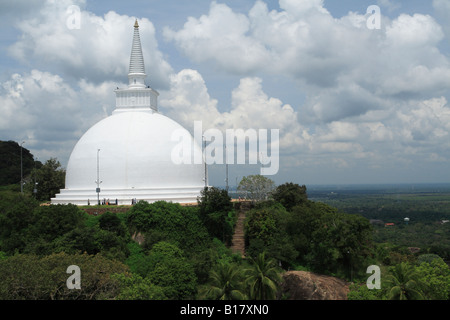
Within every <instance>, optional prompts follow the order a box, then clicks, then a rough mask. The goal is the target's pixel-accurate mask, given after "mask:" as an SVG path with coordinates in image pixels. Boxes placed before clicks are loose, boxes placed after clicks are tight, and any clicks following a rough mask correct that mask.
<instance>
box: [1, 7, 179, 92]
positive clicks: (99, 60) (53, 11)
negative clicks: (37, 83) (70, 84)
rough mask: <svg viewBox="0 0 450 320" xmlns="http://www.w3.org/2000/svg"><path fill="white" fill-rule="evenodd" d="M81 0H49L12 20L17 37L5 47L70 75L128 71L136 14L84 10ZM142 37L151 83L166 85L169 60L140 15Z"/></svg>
mask: <svg viewBox="0 0 450 320" xmlns="http://www.w3.org/2000/svg"><path fill="white" fill-rule="evenodd" d="M72 5H78V6H79V8H80V9H81V11H80V19H79V21H80V25H79V29H77V28H68V26H67V21H68V20H69V19H70V18H71V15H72V14H73V12H71V11H68V8H69V7H70V6H72ZM84 6H85V3H84V1H81V0H80V1H72V0H62V1H50V0H48V1H47V2H46V3H45V4H44V5H43V6H42V8H41V9H40V10H39V11H37V12H36V14H35V15H34V16H33V18H29V19H24V20H21V21H17V22H16V27H17V28H18V29H19V30H20V32H21V37H20V39H19V40H18V41H17V42H16V43H14V44H13V45H12V46H11V47H10V48H9V52H10V55H12V56H13V57H15V58H17V59H19V60H20V61H22V62H23V63H33V65H34V66H35V67H37V68H39V67H42V68H46V69H47V70H49V71H51V72H61V71H63V72H64V75H65V76H66V77H73V78H74V79H75V80H79V79H82V78H84V79H87V80H88V81H95V82H102V81H104V80H105V79H112V80H114V79H115V80H121V79H123V78H125V77H126V74H127V73H128V64H129V59H130V50H131V49H130V48H131V41H132V35H133V25H134V21H135V19H136V18H135V17H130V16H127V15H120V14H117V13H115V12H114V11H109V12H107V13H106V14H105V15H104V16H103V17H100V16H96V15H95V14H93V13H91V12H89V11H86V10H83V9H82V8H83V7H84ZM138 21H139V26H140V29H139V30H140V34H141V42H142V46H143V52H144V61H145V63H146V69H147V70H148V71H147V72H148V73H149V74H151V75H152V85H153V86H154V87H160V88H167V86H168V76H169V74H170V73H171V72H172V70H171V67H170V65H169V64H168V62H167V61H165V59H164V58H163V55H162V53H161V52H160V51H159V49H158V44H157V41H156V38H155V28H154V26H153V24H152V22H150V21H149V20H148V19H146V18H142V19H141V18H139V19H138Z"/></svg>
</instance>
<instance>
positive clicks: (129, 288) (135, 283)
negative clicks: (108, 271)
mask: <svg viewBox="0 0 450 320" xmlns="http://www.w3.org/2000/svg"><path fill="white" fill-rule="evenodd" d="M111 278H112V279H113V280H116V281H117V282H118V287H119V293H118V295H117V296H116V300H167V297H166V295H165V294H164V290H163V288H161V287H159V286H157V285H154V284H153V283H152V282H151V281H150V279H148V278H142V277H141V276H139V275H138V274H128V273H127V274H125V273H120V274H113V275H112V276H111Z"/></svg>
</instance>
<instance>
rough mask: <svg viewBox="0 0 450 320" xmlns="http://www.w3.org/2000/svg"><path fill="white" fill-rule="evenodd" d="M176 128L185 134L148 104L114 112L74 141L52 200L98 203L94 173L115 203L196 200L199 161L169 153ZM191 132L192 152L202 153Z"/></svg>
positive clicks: (200, 178)
mask: <svg viewBox="0 0 450 320" xmlns="http://www.w3.org/2000/svg"><path fill="white" fill-rule="evenodd" d="M177 130H183V131H184V132H186V133H187V134H189V133H188V132H187V131H186V129H184V128H183V127H182V126H180V125H179V124H178V123H177V122H175V121H173V120H171V119H170V118H168V117H166V116H164V115H161V114H159V113H157V112H154V111H152V110H150V109H147V110H140V111H132V110H129V111H123V112H117V111H116V112H114V113H113V115H111V116H109V117H107V118H105V119H103V120H101V121H100V122H98V123H97V124H95V125H94V126H93V127H91V128H90V129H89V130H88V131H87V132H86V133H85V134H84V135H83V136H82V137H81V139H80V140H79V141H78V143H77V144H76V146H75V148H74V149H73V151H72V154H71V156H70V159H69V162H68V165H67V170H66V188H65V189H63V190H61V193H60V194H57V195H56V197H55V198H53V199H52V203H74V204H83V205H86V204H88V201H89V202H90V204H96V203H97V193H96V188H97V184H96V180H97V173H99V177H100V181H102V183H101V184H100V193H99V198H100V199H101V200H102V199H109V201H111V202H115V201H116V199H117V201H118V204H131V201H132V199H136V200H138V201H139V200H146V201H149V202H154V201H157V200H166V201H172V202H181V203H186V202H196V200H197V196H199V195H200V191H201V190H202V188H203V187H204V169H203V165H202V164H176V163H174V162H173V161H172V152H173V150H174V148H176V146H177V145H179V144H180V141H177V140H172V135H173V133H174V132H175V131H177ZM177 136H179V134H177ZM189 137H191V139H192V146H193V148H195V149H196V150H195V152H199V154H201V153H202V150H201V148H200V147H199V146H198V144H197V143H195V141H194V139H193V138H192V136H191V135H190V134H189ZM98 149H100V151H98ZM193 152H194V151H193ZM97 154H98V156H97ZM97 159H98V170H97Z"/></svg>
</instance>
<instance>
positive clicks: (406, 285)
mask: <svg viewBox="0 0 450 320" xmlns="http://www.w3.org/2000/svg"><path fill="white" fill-rule="evenodd" d="M386 284H387V285H389V286H390V289H389V291H388V299H390V300H423V299H425V297H424V294H423V293H422V289H423V288H424V287H425V284H424V283H423V282H421V281H420V280H419V274H418V273H417V272H416V271H415V269H414V268H413V267H411V266H410V265H409V264H407V263H405V262H402V263H400V264H397V265H396V266H395V267H393V268H392V269H391V274H390V275H388V276H387V280H386Z"/></svg>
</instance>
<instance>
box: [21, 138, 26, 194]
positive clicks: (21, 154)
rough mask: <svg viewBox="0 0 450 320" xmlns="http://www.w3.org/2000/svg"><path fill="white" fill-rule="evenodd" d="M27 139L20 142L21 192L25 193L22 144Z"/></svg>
mask: <svg viewBox="0 0 450 320" xmlns="http://www.w3.org/2000/svg"><path fill="white" fill-rule="evenodd" d="M24 143H25V141H22V143H21V144H20V193H23V160H22V149H23V147H22V145H23V144H24Z"/></svg>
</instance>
